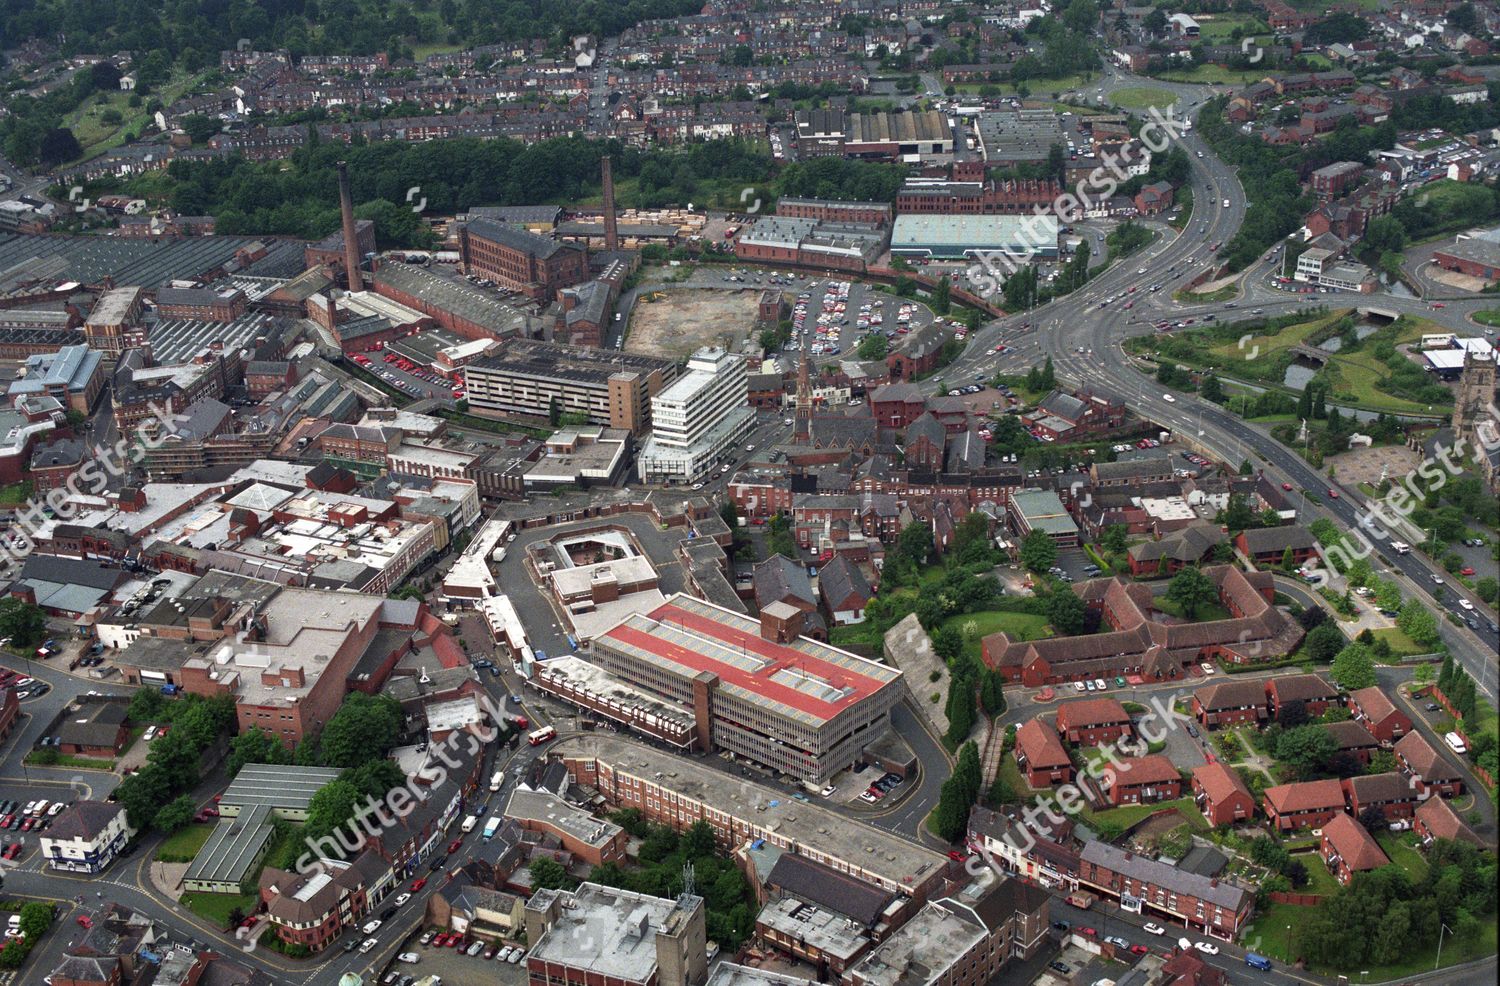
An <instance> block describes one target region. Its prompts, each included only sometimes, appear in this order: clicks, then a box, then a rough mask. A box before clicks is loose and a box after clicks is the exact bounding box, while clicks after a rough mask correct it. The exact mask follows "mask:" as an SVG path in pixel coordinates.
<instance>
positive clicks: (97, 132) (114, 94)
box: [62, 72, 202, 161]
mask: <svg viewBox="0 0 1500 986" xmlns="http://www.w3.org/2000/svg"><path fill="white" fill-rule="evenodd" d="M201 78H202V73H200V74H197V75H187V74H184V73H181V72H179V73H175V74H174V75H173V77H172V79H171V80H170V81H169V82H167V84H166V85H164V86H162V87H161V89H159V90H158V91H157V92H155V93H153V94H152V95H151V96H149V97H146V96H143V97H141V99H140V100H139V102H140V105H139V106H131V105H130V97H131V96H132V95H135V94H134V93H130V92H126V91H124V90H123V89H121V90H114V91H111V92H101V93H96V94H94V95H93V96H90V97H89V98H88V99H86V100H84V101H83V103H81V104H80V105H79V106H77V107H76V108H75V109H74V110H73V111H72V112H70V113H68V114H66V115H65V116H64V117H63V123H62V125H63V126H65V127H68V128H69V129H71V130H72V131H73V136H75V137H77V138H78V144H79V146H80V147H82V148H83V155H82V156H81V157H80V158H79V160H80V161H84V160H87V159H89V158H91V157H94V156H95V155H97V154H100V153H102V152H104V151H107V150H109V149H110V148H113V147H119V146H120V145H121V144H124V143H125V136H126V134H130V133H134V134H140V132H141V131H142V130H143V129H145V127H146V126H147V125H148V124H150V123H151V122H152V119H151V116H150V114H148V113H147V112H146V104H147V103H149V102H151V101H152V100H160V101H161V104H162V105H163V106H170V105H172V103H173V102H175V101H176V100H177V99H178V98H179V97H180V96H182V95H183V94H185V93H186V92H188V91H189V90H190V89H192V88H193V86H194V85H195V84H197V82H198V80H199V79H201ZM112 113H118V114H119V115H120V119H119V122H118V123H112V122H109V121H107V120H106V119H105V117H106V116H107V115H110V114H112Z"/></svg>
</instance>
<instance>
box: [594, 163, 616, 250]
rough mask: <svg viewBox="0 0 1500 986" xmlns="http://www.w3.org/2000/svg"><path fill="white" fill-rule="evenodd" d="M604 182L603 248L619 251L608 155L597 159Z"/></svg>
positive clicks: (613, 189) (613, 184)
mask: <svg viewBox="0 0 1500 986" xmlns="http://www.w3.org/2000/svg"><path fill="white" fill-rule="evenodd" d="M599 170H600V172H601V177H602V180H603V182H604V248H605V249H606V250H618V249H620V231H619V230H618V229H617V228H616V227H615V176H614V175H613V174H612V173H611V172H610V162H609V155H608V154H606V155H605V156H604V157H602V158H600V159H599Z"/></svg>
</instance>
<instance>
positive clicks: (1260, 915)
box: [1240, 863, 1497, 983]
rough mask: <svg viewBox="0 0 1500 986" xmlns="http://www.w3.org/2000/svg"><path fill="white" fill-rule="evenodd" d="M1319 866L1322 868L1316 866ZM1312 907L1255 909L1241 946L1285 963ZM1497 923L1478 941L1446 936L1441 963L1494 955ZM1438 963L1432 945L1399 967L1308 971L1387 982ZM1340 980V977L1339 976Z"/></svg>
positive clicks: (1484, 929)
mask: <svg viewBox="0 0 1500 986" xmlns="http://www.w3.org/2000/svg"><path fill="white" fill-rule="evenodd" d="M1318 865H1320V866H1321V865H1322V864H1321V863H1319V864H1318ZM1313 910H1314V909H1313V908H1311V907H1299V906H1297V905H1295V904H1272V903H1267V904H1266V905H1265V906H1264V907H1257V908H1256V909H1255V920H1254V921H1252V922H1250V924H1248V925H1246V926H1245V930H1244V933H1243V935H1242V937H1241V939H1240V941H1241V943H1242V944H1243V945H1244V946H1245V947H1246V948H1247V949H1249V950H1250V951H1252V952H1259V953H1260V954H1261V955H1264V956H1267V957H1268V958H1271V959H1274V960H1276V961H1277V962H1280V963H1283V964H1285V963H1287V962H1289V961H1290V958H1289V957H1288V956H1287V942H1288V941H1289V940H1290V937H1291V932H1292V931H1293V930H1295V929H1296V927H1297V925H1299V924H1301V923H1302V921H1303V919H1304V917H1305V916H1306V915H1308V914H1311V913H1312V912H1313ZM1496 927H1497V926H1496V923H1495V922H1494V921H1484V922H1481V931H1480V934H1479V937H1478V938H1477V940H1475V941H1474V942H1472V943H1468V944H1462V943H1459V942H1456V941H1454V940H1453V938H1452V937H1446V938H1445V939H1444V941H1443V961H1444V962H1445V963H1447V965H1449V966H1455V965H1461V964H1463V963H1465V962H1472V961H1473V960H1474V959H1477V958H1481V957H1483V956H1486V955H1494V954H1495V943H1496ZM1436 962H1437V942H1436V941H1434V942H1433V943H1432V945H1431V946H1429V947H1427V948H1423V949H1420V950H1417V951H1415V952H1413V953H1411V954H1410V955H1409V956H1407V959H1406V961H1405V962H1402V963H1400V964H1398V965H1387V966H1370V967H1369V968H1368V969H1333V970H1330V969H1318V968H1314V969H1312V970H1311V971H1313V972H1318V973H1325V972H1336V973H1342V974H1343V976H1353V975H1357V976H1358V977H1359V981H1360V982H1372V983H1376V982H1390V981H1392V980H1402V979H1406V978H1408V977H1410V976H1413V975H1416V974H1419V973H1424V972H1430V971H1432V968H1433V966H1434V965H1435V964H1436ZM1341 978H1343V977H1341Z"/></svg>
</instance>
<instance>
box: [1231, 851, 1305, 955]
mask: <svg viewBox="0 0 1500 986" xmlns="http://www.w3.org/2000/svg"><path fill="white" fill-rule="evenodd" d="M1318 865H1319V866H1322V865H1323V864H1322V863H1321V862H1319V863H1318ZM1312 912H1313V909H1312V908H1311V907H1299V906H1297V905H1295V904H1274V903H1270V902H1267V903H1266V905H1265V906H1264V907H1259V906H1257V907H1256V909H1255V920H1254V921H1252V922H1250V923H1249V924H1248V925H1246V926H1245V930H1244V933H1243V935H1242V936H1241V938H1240V941H1241V942H1242V943H1243V944H1244V946H1245V947H1246V948H1247V949H1249V950H1250V951H1252V952H1258V953H1260V954H1261V955H1264V956H1266V957H1267V958H1270V959H1275V960H1276V961H1277V962H1281V963H1287V962H1290V961H1291V959H1290V958H1289V957H1288V955H1287V943H1288V942H1289V941H1290V940H1291V931H1290V930H1288V929H1292V928H1296V927H1297V925H1299V924H1301V923H1302V921H1303V919H1304V917H1305V916H1306V915H1308V914H1311V913H1312Z"/></svg>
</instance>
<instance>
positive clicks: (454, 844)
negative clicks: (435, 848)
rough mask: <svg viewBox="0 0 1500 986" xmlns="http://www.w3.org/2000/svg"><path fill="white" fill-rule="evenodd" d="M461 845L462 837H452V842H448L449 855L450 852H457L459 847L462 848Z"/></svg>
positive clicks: (462, 842) (462, 844)
mask: <svg viewBox="0 0 1500 986" xmlns="http://www.w3.org/2000/svg"><path fill="white" fill-rule="evenodd" d="M463 846H464V840H462V839H454V840H453V841H452V842H450V843H448V852H449V854H450V855H451V854H452V853H456V852H458V851H459V850H460V849H462V848H463Z"/></svg>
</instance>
